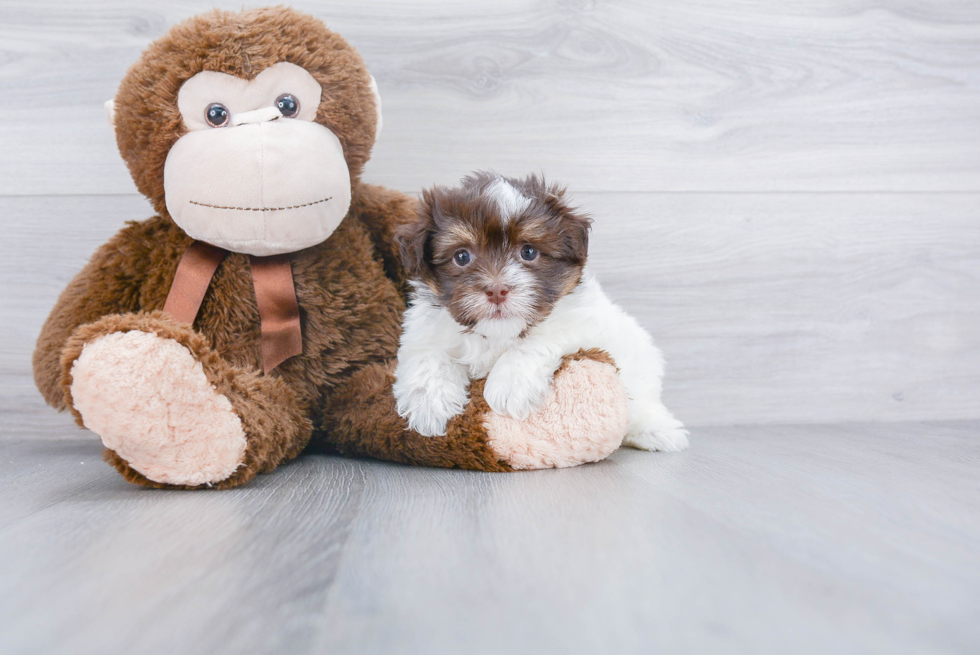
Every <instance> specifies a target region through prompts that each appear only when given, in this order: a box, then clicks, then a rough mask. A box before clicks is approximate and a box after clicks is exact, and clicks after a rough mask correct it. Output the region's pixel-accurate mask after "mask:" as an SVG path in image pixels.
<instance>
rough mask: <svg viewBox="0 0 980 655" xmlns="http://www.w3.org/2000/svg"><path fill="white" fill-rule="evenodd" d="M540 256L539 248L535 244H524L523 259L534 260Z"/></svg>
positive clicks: (522, 249)
mask: <svg viewBox="0 0 980 655" xmlns="http://www.w3.org/2000/svg"><path fill="white" fill-rule="evenodd" d="M537 256H538V249H537V248H535V247H534V246H524V247H523V248H521V259H523V260H524V261H526V262H533V261H534V260H535V259H536V258H537Z"/></svg>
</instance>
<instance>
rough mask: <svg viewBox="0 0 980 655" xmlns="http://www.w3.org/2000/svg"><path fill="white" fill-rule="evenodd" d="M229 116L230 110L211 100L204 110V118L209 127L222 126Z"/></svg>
mask: <svg viewBox="0 0 980 655" xmlns="http://www.w3.org/2000/svg"><path fill="white" fill-rule="evenodd" d="M230 118H231V112H230V111H228V108H227V107H225V106H224V105H223V104H221V103H220V102H212V103H211V104H210V105H208V108H207V109H206V110H205V112H204V120H206V121H207V122H208V125H210V126H211V127H224V126H225V125H227V124H228V120H229V119H230Z"/></svg>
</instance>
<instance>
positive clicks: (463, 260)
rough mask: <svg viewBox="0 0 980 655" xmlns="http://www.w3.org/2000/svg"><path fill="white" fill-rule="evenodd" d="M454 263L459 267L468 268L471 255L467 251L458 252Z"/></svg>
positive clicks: (454, 256)
mask: <svg viewBox="0 0 980 655" xmlns="http://www.w3.org/2000/svg"><path fill="white" fill-rule="evenodd" d="M453 261H454V262H456V265H457V266H466V265H467V264H469V263H470V253H468V252H466V251H465V250H457V251H456V252H455V254H453Z"/></svg>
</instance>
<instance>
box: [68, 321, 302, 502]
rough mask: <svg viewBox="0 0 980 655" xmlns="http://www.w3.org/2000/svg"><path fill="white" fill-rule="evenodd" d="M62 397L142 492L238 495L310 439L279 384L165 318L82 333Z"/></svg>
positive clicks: (73, 343)
mask: <svg viewBox="0 0 980 655" xmlns="http://www.w3.org/2000/svg"><path fill="white" fill-rule="evenodd" d="M62 387H63V389H64V390H65V396H66V401H67V404H68V406H69V407H70V408H71V410H72V412H73V413H74V415H75V418H76V420H77V421H78V422H79V423H80V424H82V425H83V426H84V427H86V428H88V429H90V430H92V431H93V432H95V433H96V434H98V435H99V437H101V439H102V442H103V443H104V444H105V446H106V448H107V450H106V460H107V461H108V462H109V463H110V464H112V465H113V466H114V467H116V469H118V470H119V472H120V473H122V474H123V476H125V477H126V479H127V480H129V481H131V482H135V483H137V484H142V485H144V486H153V487H184V488H191V487H217V488H226V487H233V486H236V485H239V484H242V483H244V482H247V481H248V480H250V479H251V478H253V477H255V475H256V474H257V473H260V472H265V471H270V470H272V469H273V468H275V467H276V466H277V465H278V464H279V463H281V462H282V461H284V460H286V459H291V458H292V457H295V456H296V455H297V454H298V453H299V452H300V451H301V450H302V449H303V447H304V446H305V445H306V442H307V441H308V440H309V435H310V433H311V431H312V425H311V423H310V422H309V420H308V419H307V418H306V413H305V411H304V408H302V407H301V406H300V403H299V402H297V400H296V398H295V396H294V395H293V393H292V391H290V389H289V388H288V387H287V386H286V385H285V384H284V383H283V382H282V380H280V379H278V378H276V377H272V376H265V375H262V374H261V373H259V372H258V371H251V370H245V369H241V368H238V367H235V366H232V365H230V364H229V363H228V362H226V361H225V360H224V359H223V358H221V357H220V356H219V355H218V354H217V353H215V352H214V351H213V350H211V348H210V346H209V345H208V343H207V340H206V339H205V338H203V337H202V336H201V335H199V334H197V333H196V332H194V331H193V330H192V329H191V328H190V327H188V326H186V325H182V324H179V323H176V322H174V321H173V320H172V319H170V318H169V317H167V316H166V315H164V314H161V313H160V312H154V313H150V314H124V315H114V316H106V317H104V318H102V319H100V320H99V321H98V322H96V323H91V324H89V325H85V326H82V327H80V328H79V329H78V330H76V332H75V334H74V335H73V336H72V338H71V339H69V342H68V344H67V345H66V349H65V352H64V353H63V355H62Z"/></svg>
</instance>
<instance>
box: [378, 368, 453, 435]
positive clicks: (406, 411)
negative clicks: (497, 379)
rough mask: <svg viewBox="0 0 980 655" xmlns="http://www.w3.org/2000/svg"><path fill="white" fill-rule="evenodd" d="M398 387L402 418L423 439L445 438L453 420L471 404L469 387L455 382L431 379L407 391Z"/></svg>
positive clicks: (398, 402) (397, 398)
mask: <svg viewBox="0 0 980 655" xmlns="http://www.w3.org/2000/svg"><path fill="white" fill-rule="evenodd" d="M395 387H396V388H395V400H396V401H397V408H398V415H399V416H401V417H402V418H404V419H405V420H407V421H408V428H409V429H410V430H414V431H416V432H418V433H419V434H421V435H422V436H423V437H441V436H443V435H445V434H446V424H447V423H449V419H451V418H452V417H454V416H456V415H457V414H459V413H461V412H462V411H463V408H464V407H466V404H467V403H468V402H469V397H468V396H467V393H466V386H465V385H463V384H459V383H458V381H455V380H447V379H444V378H430V379H429V380H428V381H427V383H426V384H425V385H424V386H414V387H411V388H405V386H399V385H398V384H397V383H396V385H395Z"/></svg>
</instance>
